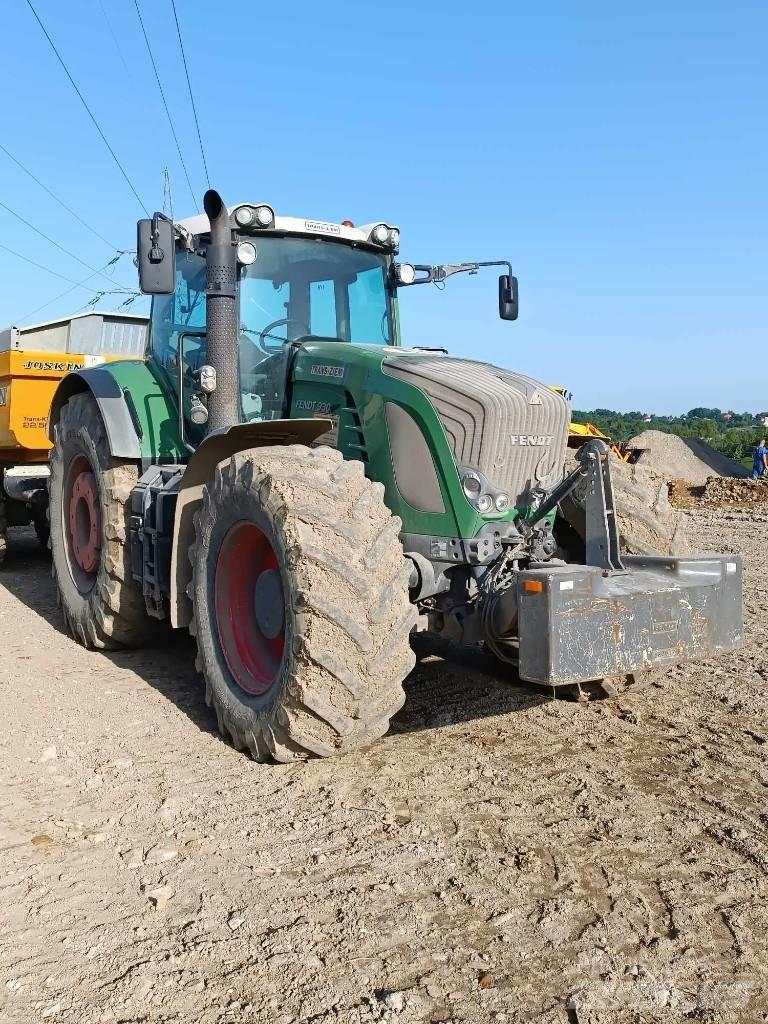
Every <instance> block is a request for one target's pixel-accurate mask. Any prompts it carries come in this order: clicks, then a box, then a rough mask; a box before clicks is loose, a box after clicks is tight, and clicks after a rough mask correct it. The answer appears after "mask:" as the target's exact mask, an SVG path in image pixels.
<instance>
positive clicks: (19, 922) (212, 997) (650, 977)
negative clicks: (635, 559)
mask: <svg viewBox="0 0 768 1024" xmlns="http://www.w3.org/2000/svg"><path fill="white" fill-rule="evenodd" d="M686 515H688V516H689V517H690V524H689V526H690V531H691V534H692V536H694V537H695V538H696V540H697V543H698V545H699V546H700V547H702V548H705V547H709V548H715V549H719V550H727V551H740V552H742V553H743V554H744V555H745V558H746V563H747V564H746V610H747V623H748V624H747V635H746V644H745V647H744V649H743V650H742V651H741V652H740V653H738V654H737V655H735V656H731V657H727V658H722V659H719V660H713V661H711V662H707V663H705V664H700V665H697V666H695V667H692V666H689V667H687V668H683V669H679V670H677V671H674V672H671V673H669V674H668V675H666V676H664V677H660V678H658V679H657V680H656V681H655V683H654V685H653V686H651V688H650V689H648V690H646V691H643V692H641V693H637V694H634V695H631V696H626V695H625V696H622V697H620V698H618V699H614V700H613V701H604V702H600V703H594V704H589V705H575V704H569V703H565V702H561V701H558V702H553V701H549V700H547V699H545V698H543V697H541V696H539V695H535V694H534V695H532V694H530V693H528V692H526V691H525V690H524V689H522V688H521V687H519V686H516V685H513V684H510V683H509V682H504V681H498V680H496V679H494V678H493V677H492V676H490V675H489V674H487V673H486V672H484V671H482V670H481V669H480V668H477V667H473V666H461V665H450V664H447V663H444V662H440V661H434V660H433V661H429V662H425V663H421V664H420V665H419V666H418V667H417V669H416V671H415V672H414V673H413V676H412V677H411V679H410V680H409V682H408V684H407V691H408V699H407V702H406V704H405V707H404V709H403V710H402V712H401V713H400V714H399V715H398V717H397V720H396V721H395V723H394V726H393V729H392V731H391V732H390V734H389V735H388V736H387V737H386V738H385V739H384V740H383V741H381V742H379V743H377V744H376V745H374V746H372V747H370V748H369V749H367V750H365V751H363V752H360V753H357V754H355V755H352V756H349V757H346V758H344V759H341V760H337V761H314V762H310V763H308V764H302V765H291V766H278V767H270V766H266V765H257V764H253V763H252V762H250V761H249V760H247V759H246V758H245V757H244V756H243V755H242V754H239V753H237V752H236V751H235V750H233V749H232V748H231V747H230V746H228V745H227V744H226V743H224V742H222V741H221V740H220V739H219V737H218V736H217V734H216V732H215V727H214V722H213V721H212V720H211V716H210V714H209V713H208V711H207V710H206V708H205V705H204V703H203V700H202V694H201V688H200V685H199V683H198V681H197V679H196V677H195V673H194V669H193V652H192V648H191V645H190V644H189V642H188V641H187V640H185V639H184V638H182V637H179V638H176V639H174V640H173V641H172V642H169V643H168V645H167V646H166V647H164V648H163V649H159V650H152V651H146V652H142V653H121V654H117V655H111V656H108V657H107V656H104V655H100V654H95V653H88V652H86V651H84V650H82V649H81V648H79V647H78V646H76V645H75V644H74V643H73V642H72V641H71V640H69V639H68V638H67V637H65V636H64V635H63V633H62V623H61V619H60V617H59V614H58V612H57V610H56V605H55V599H54V593H53V589H52V586H51V583H50V580H49V576H48V564H47V560H46V559H45V558H44V557H43V556H42V555H41V554H39V553H38V552H37V550H36V546H35V542H34V540H33V539H32V538H29V537H26V536H23V535H22V536H20V535H16V536H15V538H13V540H12V543H11V551H10V554H9V559H8V562H7V564H6V567H5V569H4V570H3V573H2V576H1V577H0V644H1V647H0V651H1V653H2V657H1V658H0V722H1V723H2V725H1V726H0V772H1V783H2V788H1V789H0V886H1V887H2V891H1V893H0V1020H3V1021H9V1022H19V1021H21V1022H32V1021H52V1022H58V1021H60V1020H69V1021H77V1022H78V1024H94V1022H109V1024H112V1022H123V1024H127V1022H134V1021H136V1022H138V1021H151V1022H160V1021H164V1022H191V1021H194V1022H201V1024H209V1022H225V1021H227V1022H229V1021H231V1022H235V1021H237V1022H241V1021H242V1022H259V1024H262V1022H263V1024H267V1022H268V1024H289V1022H296V1024H334V1022H337V1021H338V1022H348V1024H360V1022H368V1021H378V1020H384V1021H393V1022H394V1021H397V1022H402V1024H409V1022H415V1021H435V1022H436V1021H445V1022H448V1021H455V1022H460V1021H462V1022H463V1021H472V1022H474V1021H495V1022H496V1024H504V1022H507V1024H514V1022H518V1021H521V1022H522V1021H543V1022H564V1024H573V1022H582V1024H585V1022H593V1024H597V1022H599V1024H614V1022H625V1021H627V1022H629V1021H632V1022H635V1021H637V1022H639V1021H655V1020H660V1021H665V1022H667V1021H683V1020H686V1021H688V1020H705V1021H718V1022H720V1021H726V1022H731V1021H732V1022H736V1021H739V1022H742V1021H752V1020H767V1019H768V956H767V955H766V949H765V947H766V934H768V904H767V903H766V889H767V887H766V872H768V847H767V845H766V839H767V838H768V804H767V802H766V795H768V788H766V787H767V783H768V771H767V770H766V753H767V752H768V705H767V704H766V696H765V694H766V687H768V637H767V636H766V628H765V624H766V621H767V620H768V553H767V552H766V522H768V512H766V511H765V510H760V509H757V510H755V509H753V510H751V511H744V510H738V509H736V510H730V511H717V510H705V511H698V512H695V511H694V512H691V513H686Z"/></svg>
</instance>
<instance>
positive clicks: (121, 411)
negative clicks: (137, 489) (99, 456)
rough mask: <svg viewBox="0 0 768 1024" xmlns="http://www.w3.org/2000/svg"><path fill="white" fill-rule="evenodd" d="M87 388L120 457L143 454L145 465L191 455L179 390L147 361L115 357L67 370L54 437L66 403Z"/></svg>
mask: <svg viewBox="0 0 768 1024" xmlns="http://www.w3.org/2000/svg"><path fill="white" fill-rule="evenodd" d="M83 391H88V392H90V393H91V394H92V395H93V397H94V399H95V400H96V403H97V404H98V406H99V410H100V412H101V415H102V418H103V420H104V425H105V427H106V431H107V437H108V439H109V444H110V449H111V452H112V454H113V455H114V456H115V457H116V458H119V459H136V460H139V459H140V460H141V462H142V464H143V465H145V466H148V465H151V464H153V463H160V464H168V463H176V462H186V461H187V458H188V456H189V452H188V451H187V449H186V448H185V446H184V444H183V443H182V441H181V438H180V437H179V426H178V410H177V407H176V403H175V399H174V396H173V395H172V394H171V393H170V392H169V390H168V388H167V387H166V386H165V385H164V383H163V378H162V377H161V376H159V375H158V374H157V373H156V372H155V371H154V369H153V367H152V366H151V365H150V364H149V363H148V362H145V361H144V360H142V359H126V360H115V361H114V362H108V363H105V364H104V365H102V366H94V367H91V368H89V369H87V370H77V371H75V372H73V373H70V374H67V376H66V377H64V379H63V380H62V381H61V383H60V384H59V387H58V388H57V390H56V393H55V394H54V398H53V402H52V404H51V410H50V413H49V418H48V436H49V438H50V440H51V441H53V428H54V427H55V425H56V423H57V422H58V418H59V414H60V412H61V407H62V405H63V404H64V403H65V402H66V401H67V400H68V399H69V398H71V397H72V395H76V394H78V393H80V392H83Z"/></svg>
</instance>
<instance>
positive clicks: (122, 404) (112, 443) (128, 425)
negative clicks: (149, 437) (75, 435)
mask: <svg viewBox="0 0 768 1024" xmlns="http://www.w3.org/2000/svg"><path fill="white" fill-rule="evenodd" d="M88 391H89V392H90V393H91V394H92V395H93V397H94V398H95V399H96V404H97V405H98V407H99V412H100V413H101V418H102V420H103V421H104V427H105V429H106V431H107V439H108V440H109V448H110V451H111V452H112V454H113V455H114V456H115V457H116V458H118V459H136V460H138V459H140V458H141V438H140V432H141V428H140V425H139V424H138V423H137V422H134V420H133V418H132V416H131V410H130V407H129V404H128V402H127V401H126V397H125V394H124V393H123V390H122V388H121V387H120V385H119V384H118V383H117V381H116V380H115V378H114V376H113V375H112V374H111V373H110V371H109V370H108V369H105V368H104V367H103V366H93V367H91V368H89V369H87V370H75V371H73V372H72V373H68V374H67V376H66V377H64V378H63V379H62V381H61V383H60V384H59V386H58V388H56V391H55V393H54V396H53V401H52V402H51V408H50V411H49V413H48V427H47V433H48V439H49V441H50V442H51V443H53V441H54V436H53V435H54V427H55V426H56V424H57V423H58V421H59V415H60V413H61V407H62V406H63V405H64V403H65V402H67V401H69V399H70V398H72V396H73V395H78V394H82V393H83V392H88ZM137 428H138V429H137Z"/></svg>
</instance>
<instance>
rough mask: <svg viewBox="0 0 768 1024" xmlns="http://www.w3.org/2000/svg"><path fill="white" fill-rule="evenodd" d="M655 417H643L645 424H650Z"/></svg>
mask: <svg viewBox="0 0 768 1024" xmlns="http://www.w3.org/2000/svg"><path fill="white" fill-rule="evenodd" d="M652 419H653V416H643V423H650V422H651V420H652Z"/></svg>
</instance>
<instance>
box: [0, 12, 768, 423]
mask: <svg viewBox="0 0 768 1024" xmlns="http://www.w3.org/2000/svg"><path fill="white" fill-rule="evenodd" d="M33 2H34V3H35V5H36V7H37V9H38V11H39V13H40V16H41V17H42V19H43V20H44V22H45V23H46V25H47V27H48V30H49V32H50V33H51V35H52V37H53V39H54V41H55V42H56V44H57V45H58V47H59V49H60V51H61V53H62V55H63V56H64V59H65V60H66V61H67V62H68V64H69V66H70V69H71V71H72V74H73V75H74V77H75V80H76V81H77V82H78V84H79V85H80V87H81V89H82V91H83V93H84V95H85V96H86V99H87V100H88V101H89V103H90V104H91V106H92V109H93V110H94V113H95V114H96V117H97V118H98V119H99V121H100V122H101V124H102V126H103V128H104V130H105V133H106V135H107V137H108V139H109V141H110V142H111V144H112V145H113V147H114V149H115V150H116V152H117V153H118V156H119V157H120V159H121V161H122V162H123V163H124V165H125V167H126V169H127V171H128V174H129V176H130V177H131V179H132V181H133V182H134V183H135V186H136V188H137V190H138V192H139V193H140V195H141V196H142V198H143V199H144V202H145V203H146V205H147V207H149V208H151V209H154V208H161V206H162V195H163V169H164V168H165V167H168V169H169V170H170V173H171V178H172V185H173V198H174V207H175V213H176V215H177V216H178V215H187V214H188V213H190V212H191V207H192V196H191V195H190V193H189V190H188V188H187V185H186V182H185V180H184V176H183V172H182V170H181V167H180V164H179V160H178V156H177V154H176V150H175V147H174V144H173V140H172V137H171V134H170V131H169V128H168V125H167V122H166V120H165V115H164V113H163V109H162V106H161V101H160V97H159V94H158V91H157V86H156V83H155V80H154V77H153V73H152V68H151V65H150V63H149V59H148V57H147V54H146V50H145V47H144V42H143V39H142V37H141V34H140V28H139V24H138V20H137V17H136V10H135V7H134V3H133V0H70V2H67V3H61V2H60V0H33ZM140 6H141V9H142V13H143V15H144V19H145V24H146V26H147V29H148V31H149V33H150V38H151V41H152V43H153V47H154V51H155V56H156V59H157V60H158V65H159V70H160V75H161V78H162V81H163V85H164V87H165V90H166V95H167V98H168V101H169V104H170V107H171V111H172V113H173V115H174V119H175V122H176V127H177V131H178V133H179V135H180V138H181V140H182V145H183V148H184V153H185V162H186V164H187V169H188V171H189V174H190V177H191V179H192V183H193V189H194V191H195V193H196V194H202V191H203V189H204V187H205V181H204V175H203V170H202V164H201V160H200V154H199V150H198V148H197V144H196V138H195V134H194V123H193V120H192V115H191V111H190V108H189V103H188V98H187V94H186V83H185V81H184V77H183V69H182V66H181V63H180V58H179V53H178V46H177V43H176V36H175V28H174V24H173V16H172V11H171V6H170V0H140ZM3 7H4V11H3V23H4V31H3V41H4V46H3V53H4V57H3V61H4V68H3V82H4V85H3V90H4V99H3V105H2V116H1V120H0V124H1V125H2V127H1V128H0V142H1V143H2V144H3V145H4V146H5V147H6V148H7V149H8V150H9V151H10V152H12V153H13V155H14V156H15V157H16V158H17V159H18V160H20V161H22V163H24V164H25V165H26V166H27V167H29V168H30V169H32V170H33V171H34V173H35V174H36V175H37V176H38V177H39V178H40V180H41V181H43V182H44V183H45V184H46V185H48V187H49V188H51V189H52V190H53V191H55V192H56V193H57V194H58V195H59V196H60V197H61V198H62V199H63V200H64V201H65V202H66V203H67V204H68V205H70V206H71V207H72V208H73V209H74V210H76V211H77V212H78V213H79V214H80V216H81V217H83V218H84V219H85V220H86V221H88V222H89V224H91V225H92V226H93V227H94V228H95V229H96V230H97V231H98V232H99V233H100V234H102V235H103V236H104V237H105V238H107V239H108V240H109V241H110V242H111V243H112V244H113V245H115V246H117V247H124V248H132V247H133V245H134V240H135V220H136V218H137V217H138V216H140V215H141V209H140V207H139V205H138V204H137V202H136V200H135V198H134V197H133V195H132V194H131V192H130V190H129V189H128V187H127V185H126V184H125V181H124V180H123V179H122V178H121V176H120V174H119V171H118V170H117V168H116V167H115V165H114V164H113V163H112V160H111V158H110V156H109V154H108V152H107V151H106V149H105V147H104V145H103V143H102V142H101V140H100V139H99V137H98V135H97V134H96V131H95V130H94V128H93V125H92V124H91V122H90V121H89V120H88V117H87V115H86V113H85V111H84V110H83V109H82V107H81V106H80V103H79V101H78V99H77V97H76V96H75V94H74V92H73V90H72V88H71V86H70V85H69V83H68V81H67V80H66V78H65V76H64V73H63V71H62V69H61V67H60V66H59V65H58V63H57V62H56V60H55V58H54V56H53V54H52V52H51V50H50V48H49V46H48V43H47V42H46V40H45V38H44V37H43V35H42V33H41V32H40V29H39V27H38V25H37V24H36V22H35V21H34V18H33V16H32V13H31V11H30V10H29V8H28V6H27V4H26V2H25V0H6V3H5V4H4V5H3ZM177 8H178V11H179V15H180V17H181V19H182V31H183V33H184V41H185V46H186V49H187V54H188V56H189V57H190V58H191V74H192V82H193V86H194V88H195V93H196V98H197V102H198V110H199V115H200V122H201V128H202V132H203V139H204V143H205V148H206V155H207V158H208V165H209V170H210V173H211V182H212V184H213V185H214V187H216V188H218V189H219V191H220V192H221V193H222V195H223V196H224V198H225V200H226V201H227V202H229V203H233V202H235V201H244V200H247V199H252V200H256V201H258V200H261V201H269V202H271V203H272V204H273V205H274V207H275V208H276V209H277V210H278V211H279V212H281V213H285V214H294V215H301V216H311V217H315V218H323V219H328V220H341V219H344V218H350V219H352V220H353V221H355V222H356V223H361V222H366V221H372V220H378V219H384V220H388V221H390V222H394V223H398V224H399V225H400V226H401V229H402V245H401V256H402V258H403V259H408V260H411V261H413V262H418V263H437V262H456V261H460V260H472V259H498V258H508V259H511V261H512V263H513V265H514V267H515V270H516V272H517V274H518V276H519V278H520V293H521V316H520V319H519V321H518V322H517V323H514V324H509V323H503V322H501V321H499V320H498V318H497V316H496V310H495V303H496V294H495V278H494V276H493V272H488V273H487V275H486V276H484V277H483V276H478V277H473V278H466V277H458V278H454V279H452V280H451V281H450V282H449V284H448V287H447V288H446V289H445V291H442V292H439V291H438V290H437V289H434V288H414V289H411V290H410V291H408V292H406V293H405V294H404V298H403V302H402V316H403V323H404V332H405V338H406V343H410V344H443V345H447V347H448V348H449V349H450V350H451V352H452V353H453V354H456V355H465V356H472V357H476V358H480V359H489V360H493V361H495V362H497V363H499V364H501V365H503V366H507V367H510V368H513V369H518V370H521V371H523V372H526V373H529V374H531V375H532V376H535V377H537V378H539V379H541V380H544V381H546V382H551V383H562V384H565V385H567V386H568V387H570V388H571V389H572V390H573V391H574V393H575V405H576V406H577V407H580V408H593V407H596V406H604V407H610V408H617V409H642V410H654V411H657V412H681V411H685V410H687V409H688V408H690V407H692V406H695V405H717V406H720V407H722V408H735V409H737V410H739V411H741V410H744V409H750V410H753V411H755V410H758V409H761V410H762V409H764V408H768V372H767V371H766V368H765V365H766V358H767V357H768V314H767V313H766V297H767V296H768V287H767V286H766V282H767V281H768V199H767V198H766V193H767V192H768V131H767V130H766V129H767V128H768V115H767V107H768V104H767V100H768V62H766V59H765V53H766V46H767V45H768V5H766V4H765V3H764V2H762V0H754V2H745V0H732V2H731V3H728V4H726V3H724V2H723V0H718V2H713V0H697V2H693V0H674V2H670V0H666V2H664V3H662V2H659V0H650V2H646V3H643V4H627V3H616V2H615V0H613V2H610V3H609V2H593V0H584V2H582V3H578V4H577V3H575V2H565V0H551V2H550V3H548V4H530V3H526V4H523V3H520V2H506V3H478V4H474V5H471V4H470V5H468V4H466V3H458V2H455V0H448V2H445V3H442V4H440V5H432V4H414V3H412V2H410V3H406V2H404V0H390V2H389V3H388V4H386V5H380V4H379V5H374V4H351V3H346V2H344V3H342V2H339V0H336V2H332V0H326V2H324V3H317V2H309V0H294V3H292V4H264V3H248V4H246V3H238V4H231V3H226V2H224V3H220V4H217V5H213V4H210V3H208V2H204V0H177ZM0 201H2V202H3V203H5V204H6V205H8V206H11V207H12V208H13V209H15V210H16V211H17V212H18V213H20V214H21V215H22V216H24V217H25V218H26V219H27V220H29V221H30V222H31V223H33V224H34V225H35V226H36V227H38V228H39V229H41V230H42V231H44V232H45V234H47V235H48V236H49V237H50V238H52V239H54V240H55V241H57V242H59V243H60V244H61V245H63V246H64V247H65V248H67V249H69V250H70V251H71V252H72V253H74V254H75V255H77V256H78V257H80V259H82V260H83V261H85V262H86V263H87V264H89V265H90V266H93V267H96V268H99V267H102V266H103V265H104V264H105V263H106V262H107V261H108V260H109V259H110V257H111V256H112V255H113V250H111V249H110V248H109V247H108V246H107V245H105V244H104V243H103V242H101V241H99V240H98V239H97V238H96V237H94V235H92V234H91V233H89V232H88V231H87V230H86V229H85V228H84V227H82V225H80V224H79V223H78V222H77V221H75V220H74V219H73V218H71V217H70V216H69V214H67V213H66V212H65V211H64V210H62V209H61V208H60V207H58V206H57V205H56V204H55V203H54V202H53V200H52V199H51V198H50V197H49V196H47V195H46V194H45V192H43V191H42V190H41V189H40V188H39V187H38V186H37V185H36V184H35V183H34V182H32V181H30V180H29V179H28V178H27V177H26V176H25V175H24V174H23V173H22V171H21V170H19V169H18V167H16V166H15V165H14V164H13V163H12V162H11V161H10V160H9V159H8V158H7V157H6V156H5V154H3V153H2V152H0ZM0 245H4V246H7V247H8V248H10V249H13V250H15V251H16V252H18V253H21V254H23V255H25V256H27V257H29V258H31V259H34V260H36V261H37V262H39V263H41V264H44V265H45V266H46V267H49V268H51V269H54V270H57V271H58V272H59V273H60V274H63V275H64V276H65V277H68V278H71V279H72V280H74V281H80V280H82V279H83V278H84V277H86V276H87V274H88V273H89V271H88V270H86V269H85V268H84V267H83V266H82V265H81V264H79V263H77V262H76V261H75V260H73V259H71V258H69V257H68V256H65V255H64V254H63V253H61V252H60V251H59V250H57V249H55V248H54V247H53V246H52V245H51V244H50V243H49V242H48V241H45V240H44V239H42V238H40V237H39V236H36V235H35V233H34V232H32V231H30V230H29V229H28V228H27V227H25V226H24V225H22V224H20V223H19V222H18V221H16V220H14V218H13V217H11V216H10V215H9V214H8V213H6V212H5V211H4V210H2V209H0ZM0 271H1V273H2V277H1V278H0V280H1V281H2V285H0V326H5V325H7V324H9V323H12V322H19V320H20V319H21V317H22V316H23V315H24V314H26V313H29V312H31V311H32V310H34V309H35V307H37V306H40V305H42V304H43V303H46V302H48V301H49V300H50V299H53V298H54V297H55V296H56V295H57V294H58V293H60V292H62V291H63V290H64V289H65V288H67V287H68V284H67V283H66V282H65V281H61V280H59V279H57V278H56V277H53V276H50V275H48V274H46V273H44V272H42V271H39V270H36V269H34V268H33V267H31V266H30V265H28V264H26V263H23V262H21V261H20V260H18V259H16V258H15V257H13V256H11V255H10V254H9V253H8V252H7V251H5V250H3V249H0ZM114 279H115V281H116V282H118V283H119V284H121V285H130V286H135V271H134V268H133V266H132V264H131V263H130V261H129V260H128V259H127V258H125V257H124V258H123V260H122V261H121V263H120V264H119V266H118V268H116V269H115V271H114ZM91 284H92V285H93V287H101V284H102V282H101V280H100V279H99V278H95V279H94V280H93V281H92V282H91ZM103 284H104V287H107V288H109V287H110V285H109V283H108V282H103ZM91 296H92V293H89V292H88V291H86V290H78V291H73V292H72V293H71V294H69V295H67V296H64V297H63V298H61V299H59V300H58V301H56V302H54V303H53V304H52V305H50V306H48V307H47V308H46V309H44V310H42V311H40V312H39V313H38V314H36V315H35V316H34V317H33V318H32V319H33V321H36V320H42V319H48V318H50V317H53V316H56V315H60V314H62V315H63V314H66V313H68V312H71V311H74V310H76V309H78V308H80V307H82V306H83V305H84V304H85V303H86V302H87V301H88V300H89V298H90V297H91ZM120 301H122V297H109V298H105V299H104V300H102V302H101V304H100V307H99V308H111V306H112V305H114V304H116V303H117V302H120ZM142 301H143V300H142ZM132 308H133V309H134V310H140V309H142V308H143V306H142V305H141V304H140V303H139V302H137V303H136V304H135V305H134V306H133V307H132Z"/></svg>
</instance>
